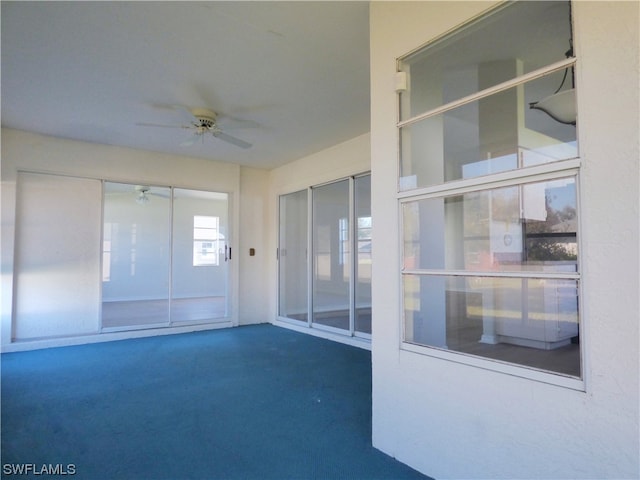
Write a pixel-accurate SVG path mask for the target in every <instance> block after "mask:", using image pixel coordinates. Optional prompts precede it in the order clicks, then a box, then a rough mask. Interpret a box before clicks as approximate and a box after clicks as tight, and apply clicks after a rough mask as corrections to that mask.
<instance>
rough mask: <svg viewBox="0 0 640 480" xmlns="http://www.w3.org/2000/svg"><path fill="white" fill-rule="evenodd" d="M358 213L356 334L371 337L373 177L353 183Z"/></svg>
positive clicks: (356, 221) (356, 225) (359, 178)
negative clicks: (369, 335)
mask: <svg viewBox="0 0 640 480" xmlns="http://www.w3.org/2000/svg"><path fill="white" fill-rule="evenodd" d="M353 185H354V186H353V188H354V212H355V218H354V220H355V224H354V228H355V250H354V256H355V260H354V266H355V274H354V278H355V282H354V283H355V285H354V286H355V292H354V293H355V309H354V310H355V311H354V317H355V325H354V329H355V331H356V332H361V333H365V334H371V176H370V175H365V176H362V177H356V178H355V179H354V181H353Z"/></svg>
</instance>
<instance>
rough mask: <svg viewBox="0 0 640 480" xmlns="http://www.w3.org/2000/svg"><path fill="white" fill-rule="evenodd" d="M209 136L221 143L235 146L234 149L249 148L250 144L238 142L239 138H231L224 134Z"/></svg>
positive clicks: (214, 133)
mask: <svg viewBox="0 0 640 480" xmlns="http://www.w3.org/2000/svg"><path fill="white" fill-rule="evenodd" d="M211 134H212V135H213V136H214V137H216V138H219V139H220V140H222V141H225V142H227V143H231V144H232V145H235V146H236V147H240V148H251V146H252V145H251V144H250V143H248V142H245V141H244V140H240V139H239V138H236V137H232V136H231V135H229V134H228V133H224V132H211Z"/></svg>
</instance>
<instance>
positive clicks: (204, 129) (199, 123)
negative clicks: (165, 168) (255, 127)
mask: <svg viewBox="0 0 640 480" xmlns="http://www.w3.org/2000/svg"><path fill="white" fill-rule="evenodd" d="M181 108H183V109H184V110H186V111H187V112H189V114H190V115H191V116H192V117H193V119H192V120H191V124H190V125H161V124H157V123H137V124H136V125H141V126H143V127H164V128H184V129H188V130H192V131H193V135H192V137H191V138H189V139H188V140H187V141H185V142H182V143H181V144H180V145H182V146H190V145H193V144H194V143H196V142H197V141H198V140H201V141H203V142H204V136H205V135H207V134H211V135H212V136H214V137H215V138H218V139H220V140H222V141H224V142H227V143H231V144H232V145H235V146H236V147H240V148H250V147H251V144H250V143H248V142H245V141H244V140H241V139H239V138H236V137H234V136H231V135H229V134H228V133H225V132H223V131H222V129H221V128H220V127H219V126H218V123H217V119H218V115H217V114H216V113H215V112H214V111H213V110H209V109H208V108H187V107H181Z"/></svg>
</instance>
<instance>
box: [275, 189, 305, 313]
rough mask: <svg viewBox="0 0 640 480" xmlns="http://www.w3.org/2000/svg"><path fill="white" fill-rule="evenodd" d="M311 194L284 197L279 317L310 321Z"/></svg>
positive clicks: (281, 227) (280, 233)
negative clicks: (308, 232) (309, 232)
mask: <svg viewBox="0 0 640 480" xmlns="http://www.w3.org/2000/svg"><path fill="white" fill-rule="evenodd" d="M307 228H308V226H307V191H306V190H301V191H299V192H295V193H290V194H288V195H282V196H281V197H280V232H279V243H280V244H279V250H278V252H279V257H278V258H279V260H280V261H279V262H278V269H279V270H278V282H279V286H278V296H279V301H278V315H280V316H281V317H287V318H292V319H296V320H304V321H307V319H308V315H307V308H308V307H307V270H308V269H307Z"/></svg>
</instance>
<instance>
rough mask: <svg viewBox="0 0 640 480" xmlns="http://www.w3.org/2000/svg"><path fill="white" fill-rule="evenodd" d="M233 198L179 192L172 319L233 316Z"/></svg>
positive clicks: (176, 191)
mask: <svg viewBox="0 0 640 480" xmlns="http://www.w3.org/2000/svg"><path fill="white" fill-rule="evenodd" d="M227 203H228V201H227V194H226V193H216V192H200V191H196V190H185V189H181V188H175V189H174V190H173V245H172V247H173V248H172V252H173V254H172V270H171V279H172V282H171V321H172V322H183V323H184V322H189V323H192V322H200V321H206V320H212V319H216V318H222V317H226V316H227V275H228V265H229V248H228V246H227V243H226V239H227V236H228V228H227V225H228V220H227V211H228V207H227Z"/></svg>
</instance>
